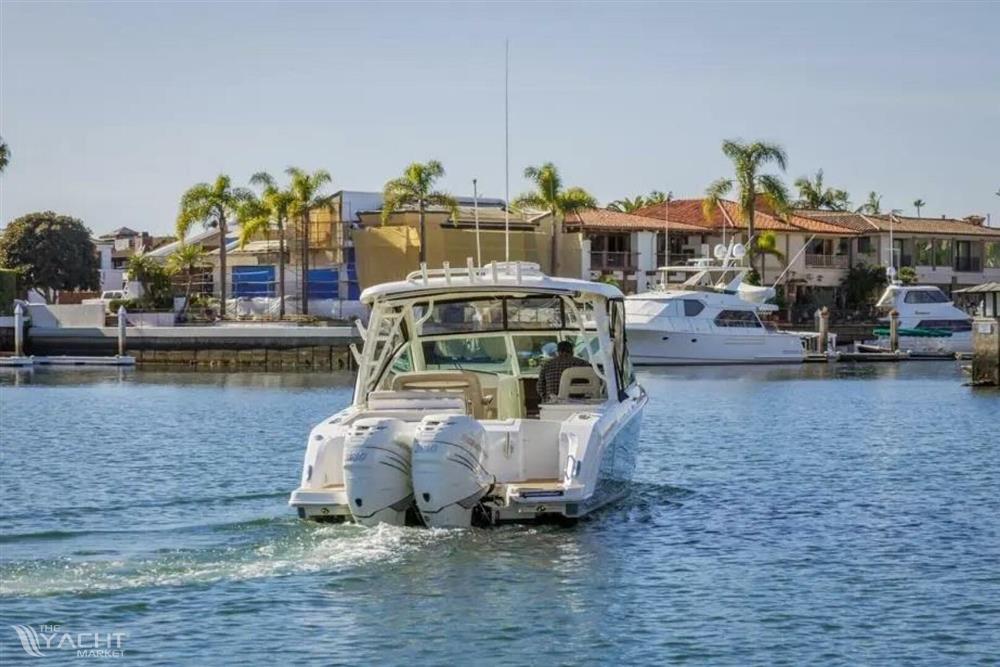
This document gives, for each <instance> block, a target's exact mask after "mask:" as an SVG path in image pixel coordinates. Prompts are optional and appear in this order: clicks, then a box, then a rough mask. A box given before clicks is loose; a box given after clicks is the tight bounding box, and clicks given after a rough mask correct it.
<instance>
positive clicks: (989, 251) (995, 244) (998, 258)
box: [984, 241, 1000, 269]
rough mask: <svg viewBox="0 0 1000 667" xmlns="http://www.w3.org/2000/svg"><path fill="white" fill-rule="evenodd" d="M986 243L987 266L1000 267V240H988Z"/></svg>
mask: <svg viewBox="0 0 1000 667" xmlns="http://www.w3.org/2000/svg"><path fill="white" fill-rule="evenodd" d="M985 245H986V248H985V253H984V254H985V258H986V268H987V269H1000V241H987V242H986V244H985Z"/></svg>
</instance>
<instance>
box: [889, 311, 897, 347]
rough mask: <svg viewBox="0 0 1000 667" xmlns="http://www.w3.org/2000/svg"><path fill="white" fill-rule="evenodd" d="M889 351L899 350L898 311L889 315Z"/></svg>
mask: <svg viewBox="0 0 1000 667" xmlns="http://www.w3.org/2000/svg"><path fill="white" fill-rule="evenodd" d="M889 349H890V350H892V351H893V352H897V351H898V350H899V311H898V310H896V309H893V311H892V312H891V313H889Z"/></svg>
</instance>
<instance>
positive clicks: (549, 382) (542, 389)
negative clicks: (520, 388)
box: [538, 340, 590, 403]
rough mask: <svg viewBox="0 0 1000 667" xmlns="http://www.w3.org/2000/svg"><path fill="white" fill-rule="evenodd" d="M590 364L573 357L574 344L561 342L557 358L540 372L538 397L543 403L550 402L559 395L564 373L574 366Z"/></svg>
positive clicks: (553, 358) (543, 365) (557, 347)
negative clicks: (560, 381)
mask: <svg viewBox="0 0 1000 667" xmlns="http://www.w3.org/2000/svg"><path fill="white" fill-rule="evenodd" d="M589 365H590V364H589V363H587V362H586V361H584V360H583V359H581V358H580V357H577V356H574V355H573V343H571V342H569V341H568V340H561V341H559V345H557V346H556V356H554V357H552V358H551V359H549V360H548V361H546V362H545V363H544V364H542V369H541V370H540V371H539V372H538V395H539V396H540V397H541V399H542V402H543V403H545V402H548V401H550V400H551V399H552V398H554V397H555V396H556V395H557V394H558V393H559V380H560V379H562V374H563V371H564V370H566V369H567V368H573V367H574V366H589Z"/></svg>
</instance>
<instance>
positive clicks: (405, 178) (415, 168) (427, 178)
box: [382, 160, 458, 262]
mask: <svg viewBox="0 0 1000 667" xmlns="http://www.w3.org/2000/svg"><path fill="white" fill-rule="evenodd" d="M442 176H444V167H443V166H441V163H440V162H438V161H437V160H431V161H429V162H413V163H411V164H410V165H409V166H408V167H406V169H405V170H404V171H403V175H402V176H401V177H399V178H394V179H392V180H391V181H389V182H387V183H386V184H385V187H384V188H383V190H382V222H383V223H385V222H388V221H389V217H390V216H391V215H392V214H393V213H395V212H396V211H398V210H400V209H402V208H404V207H407V206H416V207H417V216H418V217H419V220H420V261H421V262H426V261H427V228H426V221H425V214H426V211H427V207H428V206H444V207H445V208H447V209H449V210H450V211H451V214H452V215H453V216H457V215H458V202H457V201H455V198H454V197H452V196H451V195H450V194H448V193H447V192H444V191H442V190H435V189H434V184H435V183H436V182H437V180H438V179H439V178H441V177H442Z"/></svg>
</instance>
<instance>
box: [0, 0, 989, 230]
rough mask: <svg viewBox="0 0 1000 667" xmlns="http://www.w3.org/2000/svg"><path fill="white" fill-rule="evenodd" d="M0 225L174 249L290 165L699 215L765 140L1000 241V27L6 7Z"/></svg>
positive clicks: (503, 11) (326, 8) (939, 17)
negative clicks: (699, 205) (212, 205)
mask: <svg viewBox="0 0 1000 667" xmlns="http://www.w3.org/2000/svg"><path fill="white" fill-rule="evenodd" d="M0 11H2V16H0V21H2V27H0V31H2V34H0V36H2V45H0V58H2V62H0V75H2V81H0V134H2V135H3V137H4V139H5V140H6V141H7V142H8V144H9V145H10V147H11V150H12V154H13V157H12V162H11V164H10V166H9V167H8V169H7V171H6V172H5V173H4V174H3V175H2V176H0V193H2V202H0V209H2V210H0V223H2V224H6V223H7V222H8V221H9V220H10V219H12V218H14V217H16V216H18V215H22V214H24V213H26V212H29V211H34V210H44V209H53V210H56V211H59V212H62V213H67V214H71V215H74V216H77V217H79V218H82V219H83V220H84V221H85V222H86V223H87V225H88V226H89V227H90V228H91V229H92V230H93V231H94V232H95V233H101V232H105V231H108V230H110V229H112V228H114V227H117V226H120V225H128V226H130V227H133V228H136V229H146V230H150V231H153V232H156V233H168V232H170V231H171V230H172V228H173V221H174V217H175V215H176V211H177V202H178V198H179V196H180V194H181V193H182V192H183V190H184V189H185V188H187V187H188V186H189V185H191V184H193V183H195V182H198V181H204V180H210V179H211V178H213V177H214V176H215V175H216V174H218V173H220V172H225V173H228V174H230V175H231V176H232V177H233V178H234V180H236V181H241V182H245V180H246V179H247V178H248V177H249V176H250V174H252V173H253V172H255V171H258V170H261V169H265V170H269V171H272V173H278V172H280V171H281V170H283V169H284V168H285V167H287V166H288V165H297V166H301V167H303V168H306V169H310V170H311V169H316V168H325V169H328V170H329V171H330V172H331V173H332V175H333V179H334V187H333V188H332V189H331V191H333V190H336V189H341V188H344V189H355V190H378V189H381V186H382V184H383V183H384V182H385V181H386V180H387V179H389V178H391V177H393V176H395V175H397V173H399V172H401V171H402V169H403V167H404V166H405V165H406V164H407V163H409V162H411V161H414V160H421V161H422V160H426V159H430V158H437V159H439V160H441V161H442V162H443V163H444V166H445V168H446V170H447V176H446V178H445V179H444V182H443V187H444V188H446V189H448V190H450V191H451V192H453V193H454V194H466V193H469V194H471V190H472V184H471V180H472V178H473V177H478V179H479V184H480V190H481V191H482V192H483V193H484V194H486V195H490V196H501V197H502V196H503V179H504V153H503V48H504V39H505V38H508V37H509V39H510V42H511V57H510V67H511V84H510V100H511V125H510V131H511V139H510V159H511V195H512V196H513V195H515V194H517V193H518V192H520V191H522V190H523V189H524V188H525V183H524V181H523V179H522V178H521V177H520V174H521V171H522V169H523V168H524V166H525V165H528V164H535V163H539V162H542V161H546V160H551V161H553V162H555V163H556V164H557V165H558V166H559V167H560V169H561V171H562V172H563V175H564V179H565V181H566V183H567V184H568V185H580V186H583V187H585V188H587V189H589V190H590V191H591V192H593V193H594V194H595V195H596V196H597V197H598V198H599V199H600V200H601V201H602V202H607V201H610V200H613V199H616V198H619V197H622V196H628V195H634V194H638V193H643V192H646V191H648V190H650V189H653V188H657V189H661V190H672V191H673V192H674V194H675V196H677V197H695V196H699V195H700V194H701V193H702V192H703V191H704V189H705V187H706V185H707V184H708V183H709V182H710V181H712V180H714V179H715V178H718V177H720V176H724V175H728V174H729V173H730V170H729V166H728V164H727V162H726V160H725V158H724V157H723V156H722V155H721V153H720V151H719V144H720V142H721V141H722V140H723V139H726V138H744V139H768V140H773V141H777V142H779V143H781V144H782V145H783V146H784V147H785V148H786V150H787V151H788V154H789V157H790V165H789V171H788V173H787V174H786V176H787V181H788V182H789V183H790V182H791V181H792V180H794V179H795V178H796V177H798V176H801V175H804V174H807V173H812V172H814V171H815V170H816V169H817V168H823V169H824V170H825V172H826V178H827V182H828V184H830V185H833V186H836V187H841V188H845V189H847V190H848V191H849V192H850V194H851V196H852V200H853V201H855V202H858V203H860V202H861V200H863V199H864V198H865V196H866V193H867V192H868V191H869V190H876V191H878V192H880V193H882V194H883V195H884V198H883V207H884V208H890V207H897V208H901V209H903V210H904V211H905V212H907V213H912V212H913V207H912V202H913V200H914V199H916V198H918V197H920V198H923V199H924V200H925V201H926V202H927V207H926V208H925V209H924V215H934V216H938V215H941V214H945V213H946V214H948V215H954V216H964V215H968V214H970V213H980V214H986V213H990V214H992V221H993V224H994V225H1000V197H998V196H996V195H995V194H994V193H995V192H996V191H997V190H998V189H1000V39H998V38H1000V4H998V3H966V4H962V3H948V4H907V3H884V4H860V3H858V4H851V3H836V4H823V3H802V4H793V3H781V4H750V3H720V4H706V3H698V4H681V3H669V4H668V3H662V4H655V3H634V4H627V3H610V2H609V3H599V2H592V3H559V4H555V3H553V4H538V3H530V4H529V3H506V4H481V3H466V4H444V3H435V4H416V3H407V4H403V3H393V4H377V3H365V4H347V3H332V2H330V3H322V2H314V3H301V4H292V3H280V4H278V3H274V4H271V3H241V2H218V3H214V4H207V3H182V2H174V3H160V4H156V3H147V2H142V3H139V2H136V3H127V2H115V3H112V2H107V3H84V2H76V3H66V4H62V3H55V2H30V3H20V2H9V1H8V0H3V2H2V9H0Z"/></svg>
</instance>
